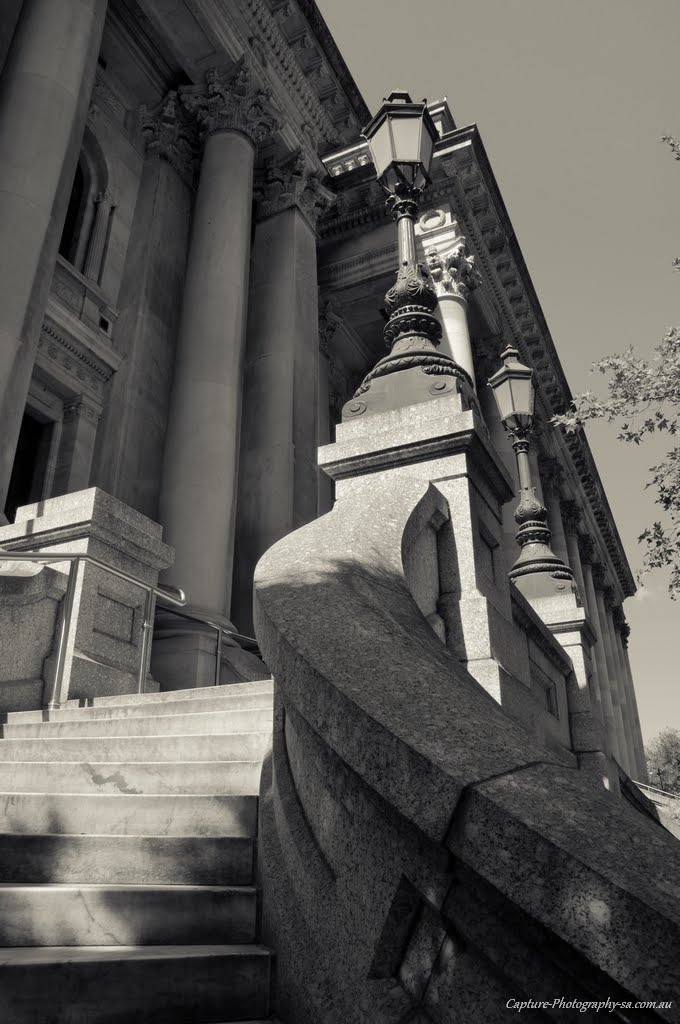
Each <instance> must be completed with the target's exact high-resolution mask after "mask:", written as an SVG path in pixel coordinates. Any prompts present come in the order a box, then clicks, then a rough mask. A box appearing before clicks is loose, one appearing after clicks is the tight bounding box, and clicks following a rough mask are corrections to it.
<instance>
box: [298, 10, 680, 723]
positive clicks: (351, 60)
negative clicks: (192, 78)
mask: <svg viewBox="0 0 680 1024" xmlns="http://www.w3.org/2000/svg"><path fill="white" fill-rule="evenodd" d="M317 2H318V4H319V7H320V9H321V12H322V14H323V16H324V18H325V19H326V22H327V24H328V27H329V28H330V30H331V32H332V34H333V36H334V38H335V41H336V43H337V44H338V46H339V48H340V51H341V53H342V55H343V57H344V58H345V61H346V62H347V65H348V67H349V69H350V71H351V73H352V75H353V76H354V79H355V81H356V83H357V85H358V87H359V89H360V90H361V92H362V94H363V96H364V99H365V101H366V103H367V105H368V106H369V108H370V109H371V112H375V110H376V109H377V107H378V106H379V105H380V103H381V100H382V97H383V96H384V95H387V94H388V93H389V92H390V91H391V90H392V89H408V90H409V91H410V93H411V95H412V96H413V97H414V99H422V98H423V97H427V99H428V100H436V99H440V98H441V97H442V96H446V97H447V98H448V101H449V106H450V108H451V111H452V113H453V116H454V119H455V121H456V124H457V125H458V126H459V127H463V126H464V125H467V124H471V123H473V122H474V123H476V124H477V125H478V127H479V130H480V132H481V136H482V139H483V141H484V145H485V147H486V150H487V153H488V155H489V159H490V160H491V165H492V167H493V170H494V173H495V175H496V178H497V181H498V183H499V186H500V189H501V192H502V194H503V198H504V200H505V203H506V206H507V208H508V212H509V214H510V218H511V220H512V223H513V226H514V228H515V232H516V234H517V237H518V240H519V243H520V246H521V248H522V252H523V254H524V258H525V260H526V262H527V266H528V267H529V271H530V273H531V275H532V279H533V282H534V285H535V288H536V291H537V294H538V297H539V300H540V302H541V306H542V308H543V311H544V313H545V316H546V319H547V322H548V325H549V327H550V331H551V333H552V336H553V340H554V342H555V346H556V348H557V351H558V354H559V357H560V360H561V362H562V366H563V367H564V370H565V373H566V376H567V379H568V381H569V384H570V387H571V389H572V391H573V392H574V393H576V392H577V391H579V390H585V389H586V388H588V387H592V388H593V389H596V388H597V386H598V385H599V384H600V382H601V381H602V378H600V377H599V375H598V376H594V377H591V376H590V374H589V369H590V364H591V362H592V360H593V359H597V358H598V357H599V356H602V355H606V354H608V353H613V352H617V351H622V350H623V349H625V348H627V347H628V345H630V344H634V345H636V346H637V347H638V350H639V351H640V352H641V353H642V354H643V355H648V354H650V353H651V351H652V349H653V347H654V346H655V345H656V344H657V343H658V341H659V340H660V338H661V336H662V335H663V333H664V330H665V329H666V327H668V326H671V325H672V324H680V274H679V273H678V272H674V271H673V270H672V260H673V257H674V256H680V216H679V213H678V211H679V208H680V202H679V201H680V162H676V161H674V160H673V158H672V155H671V153H670V150H669V149H668V148H667V147H666V146H664V145H661V144H660V143H659V141H658V139H659V137H660V136H661V135H663V134H675V135H676V136H680V107H679V106H678V100H677V78H678V71H677V56H678V45H679V44H680V0H646V2H645V3H641V2H639V0H465V2H461V0H446V2H445V0H428V3H423V4H417V3H413V0H411V2H407V0H389V3H388V2H387V0H317ZM378 299H379V297H377V300H376V301H378ZM615 436H616V431H615V430H614V428H609V427H604V426H602V425H598V426H597V427H592V426H591V427H589V428H588V437H589V440H590V443H591V447H592V449H593V451H594V454H595V458H596V461H597V465H598V469H599V472H600V475H601V477H602V480H603V482H604V486H605V489H606V491H607V495H608V498H609V502H610V505H611V508H612V510H613V513H614V518H615V520H616V523H617V526H618V528H619V532H620V534H621V537H622V539H623V543H624V546H625V548H626V551H627V554H628V558H629V561H630V563H631V566H632V568H633V571H634V572H635V571H636V570H637V569H638V568H639V566H640V562H641V556H642V549H641V547H640V546H639V545H638V544H637V537H638V535H639V534H640V533H641V532H642V530H643V529H644V528H645V526H646V525H647V524H648V523H649V522H651V521H652V520H653V519H654V518H657V515H656V512H657V510H656V509H655V506H654V504H653V502H652V499H651V497H650V494H649V492H645V490H644V485H645V483H646V479H647V468H648V467H649V466H650V465H652V464H653V463H654V453H653V452H652V451H649V450H646V449H645V448H644V446H643V447H641V449H639V450H636V449H634V448H633V447H632V446H631V445H624V444H622V443H620V442H617V441H616V440H615ZM624 608H625V612H626V615H627V617H628V621H629V623H630V626H631V639H630V648H629V651H630V656H631V661H632V666H633V673H634V677H635V683H636V692H637V697H638V705H639V709H640V717H641V722H642V732H643V736H644V738H645V741H649V740H650V739H651V738H652V737H653V736H655V735H656V733H658V731H659V730H660V729H662V728H664V727H666V726H674V727H676V728H680V686H679V685H678V682H679V676H680V673H679V672H678V669H677V667H676V666H677V656H676V645H677V636H678V635H680V602H672V601H670V599H669V598H668V597H667V595H666V587H665V583H664V580H663V578H661V577H659V578H656V577H648V578H647V580H646V581H645V586H644V588H643V589H642V590H641V591H639V592H638V595H636V597H635V598H632V599H629V600H627V601H626V603H625V606H624Z"/></svg>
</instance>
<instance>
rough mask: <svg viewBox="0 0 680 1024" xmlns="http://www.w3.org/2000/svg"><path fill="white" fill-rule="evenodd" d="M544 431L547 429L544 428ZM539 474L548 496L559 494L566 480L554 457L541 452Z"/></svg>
mask: <svg viewBox="0 0 680 1024" xmlns="http://www.w3.org/2000/svg"><path fill="white" fill-rule="evenodd" d="M543 429H545V428H544V427H543ZM538 472H539V474H540V477H541V484H542V486H543V490H544V491H545V492H546V494H557V492H558V491H559V489H560V487H561V485H562V481H563V480H564V470H563V469H562V466H561V465H560V463H559V460H558V459H556V458H555V457H554V456H553V455H544V454H542V453H541V452H539V454H538Z"/></svg>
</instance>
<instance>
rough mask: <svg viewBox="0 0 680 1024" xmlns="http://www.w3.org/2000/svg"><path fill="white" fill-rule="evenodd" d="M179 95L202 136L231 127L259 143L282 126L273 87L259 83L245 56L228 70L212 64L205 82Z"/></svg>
mask: <svg viewBox="0 0 680 1024" xmlns="http://www.w3.org/2000/svg"><path fill="white" fill-rule="evenodd" d="M180 96H181V100H182V104H183V105H184V107H185V109H186V110H187V111H188V112H189V113H190V114H193V115H194V116H195V118H196V120H197V122H198V126H199V132H200V135H201V138H202V139H206V138H208V136H210V135H212V134H214V133H215V132H223V131H231V132H239V133H240V134H241V135H245V136H246V138H248V139H250V141H251V142H252V143H253V144H254V145H258V143H260V142H264V140H265V139H267V138H268V137H269V136H270V135H272V134H273V133H274V132H275V131H277V130H278V129H279V128H280V126H281V121H280V118H279V116H278V113H277V111H276V109H275V107H274V103H273V100H272V92H271V89H269V88H268V87H266V88H265V87H263V86H262V85H261V84H260V83H259V81H258V80H257V78H256V77H255V75H254V73H253V69H252V65H251V62H250V61H249V60H247V59H246V57H245V56H244V57H242V58H241V60H240V61H239V62H238V63H237V64H236V65H234V67H233V68H232V69H231V71H229V72H224V71H220V70H219V69H218V68H212V69H211V70H210V71H208V72H206V76H205V86H198V87H195V86H190V87H187V88H185V89H182V90H181V92H180Z"/></svg>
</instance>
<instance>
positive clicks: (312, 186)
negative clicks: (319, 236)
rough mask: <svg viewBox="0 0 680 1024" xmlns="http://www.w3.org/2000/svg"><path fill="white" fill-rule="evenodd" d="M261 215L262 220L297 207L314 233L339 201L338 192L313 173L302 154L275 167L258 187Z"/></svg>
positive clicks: (258, 206)
mask: <svg viewBox="0 0 680 1024" xmlns="http://www.w3.org/2000/svg"><path fill="white" fill-rule="evenodd" d="M253 191H254V194H255V198H256V200H257V212H258V216H259V218H260V219H261V220H264V219H266V218H267V217H273V216H274V215H275V214H277V213H281V212H282V211H283V210H289V209H291V208H293V207H296V208H297V209H298V210H300V212H301V213H302V214H303V216H304V217H305V219H306V220H307V222H308V223H309V225H310V227H311V228H312V230H313V231H316V225H317V222H318V220H319V218H320V217H323V215H324V214H325V213H326V211H327V210H329V209H330V207H331V206H332V205H333V203H334V202H335V193H334V192H331V190H330V189H328V188H326V187H325V186H324V185H322V184H321V182H320V181H319V179H318V177H317V175H316V174H314V173H312V172H310V171H309V169H308V168H307V166H306V162H305V158H304V156H303V154H302V153H296V154H295V155H294V156H293V158H292V159H291V160H288V161H287V162H286V163H285V164H283V165H279V166H271V167H269V168H268V170H267V172H266V174H265V175H264V176H263V177H262V178H260V179H259V180H257V181H256V182H255V185H254V189H253Z"/></svg>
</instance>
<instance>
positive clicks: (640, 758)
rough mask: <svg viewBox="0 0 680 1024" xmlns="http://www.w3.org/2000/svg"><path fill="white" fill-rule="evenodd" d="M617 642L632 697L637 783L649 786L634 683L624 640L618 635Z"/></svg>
mask: <svg viewBox="0 0 680 1024" xmlns="http://www.w3.org/2000/svg"><path fill="white" fill-rule="evenodd" d="M619 642H620V643H621V650H622V654H623V663H624V666H625V669H626V676H627V678H628V682H629V686H630V690H629V692H630V694H631V697H632V700H631V706H632V708H633V713H634V716H635V723H636V726H637V743H636V760H637V770H638V774H637V780H636V781H637V782H644V783H647V784H649V772H648V770H647V756H646V753H645V745H644V740H643V739H642V728H641V726H640V715H639V712H638V706H637V698H636V696H635V683H634V682H633V673H632V670H631V667H630V659H629V657H628V647H627V644H626V642H625V640H624V639H623V638H622V637H621V635H620V634H619Z"/></svg>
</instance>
